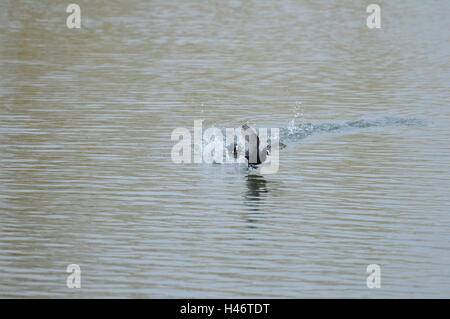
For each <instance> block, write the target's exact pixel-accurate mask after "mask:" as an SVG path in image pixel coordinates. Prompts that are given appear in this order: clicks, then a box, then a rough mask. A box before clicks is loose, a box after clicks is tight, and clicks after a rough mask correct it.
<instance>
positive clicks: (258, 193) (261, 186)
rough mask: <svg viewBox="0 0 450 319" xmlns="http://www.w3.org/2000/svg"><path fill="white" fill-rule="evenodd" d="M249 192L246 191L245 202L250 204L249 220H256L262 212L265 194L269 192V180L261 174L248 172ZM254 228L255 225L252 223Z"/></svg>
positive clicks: (252, 221) (250, 221)
mask: <svg viewBox="0 0 450 319" xmlns="http://www.w3.org/2000/svg"><path fill="white" fill-rule="evenodd" d="M246 179H247V180H246V185H247V192H246V193H245V204H246V205H247V206H248V210H249V213H248V215H247V221H248V222H249V223H254V222H256V221H257V220H256V218H257V215H258V214H259V213H260V207H261V206H262V205H264V199H265V197H266V195H265V194H267V193H268V192H269V189H268V187H267V181H266V180H265V179H264V177H263V176H261V175H254V174H248V175H247V176H246ZM249 227H250V228H254V227H255V226H254V225H250V226H249Z"/></svg>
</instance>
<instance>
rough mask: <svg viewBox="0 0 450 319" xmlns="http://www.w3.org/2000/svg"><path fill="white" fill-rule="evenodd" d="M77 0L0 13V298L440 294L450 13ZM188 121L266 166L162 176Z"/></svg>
mask: <svg viewBox="0 0 450 319" xmlns="http://www.w3.org/2000/svg"><path fill="white" fill-rule="evenodd" d="M77 3H78V4H79V5H80V7H81V10H82V27H81V29H73V30H70V29H68V28H67V27H66V18H67V16H68V14H67V13H66V12H65V9H66V4H63V3H61V4H59V3H56V2H55V1H12V0H3V1H1V2H0V74H1V76H0V296H2V297H69V298H70V297H83V298H84V297H138V298H148V297H149V298H154V297H170V298H173V297H275V298H279V297H285V298H302V297H364V298H377V297H389V298H391V297H447V298H448V297H450V279H449V278H450V273H449V271H450V252H449V249H450V244H449V243H450V235H449V230H450V229H449V226H450V217H449V214H450V204H449V195H450V193H449V188H450V159H449V158H450V157H449V155H450V147H449V146H450V145H449V139H450V129H449V127H450V108H449V107H450V104H449V103H450V93H449V92H450V73H449V64H450V45H449V43H450V41H449V40H450V32H449V30H450V20H449V19H448V13H449V12H450V10H449V9H450V2H449V1H447V0H436V1H427V2H423V1H418V0H413V1H389V2H388V1H378V2H377V3H378V4H379V5H380V6H381V23H382V28H381V29H372V30H371V29H368V28H367V26H366V17H367V16H368V13H366V5H367V4H366V3H363V2H361V1H356V0H355V1H345V2H342V1H317V0H315V1H293V0H292V1H288V0H283V1H256V0H255V1H253V0H252V1H239V0H236V1H225V2H223V1H222V2H217V3H213V2H210V1H200V0H199V1H159V0H156V1H143V0H142V1H138V0H135V1H127V2H125V1H123V2H122V1H108V2H107V1H84V0H83V1H82V0H79V1H78V2H77ZM194 120H203V128H208V127H217V128H220V129H224V128H227V127H237V126H239V125H241V124H242V123H246V122H249V123H251V124H252V125H254V126H257V127H269V128H270V127H277V128H280V134H281V137H282V140H283V141H284V142H285V143H286V145H287V147H286V149H285V150H283V151H282V152H281V157H280V169H279V171H278V173H277V174H270V175H269V174H267V175H264V174H261V173H260V172H259V171H257V170H254V171H248V170H247V168H246V167H245V166H243V165H233V164H222V165H220V164H206V163H205V164H175V163H173V162H172V160H171V150H172V147H173V145H174V143H175V142H173V141H171V134H172V131H173V130H174V129H175V128H177V127H186V128H188V129H190V130H191V132H193V125H194ZM72 263H75V264H78V265H79V266H80V267H81V285H82V287H81V288H80V289H69V288H67V286H66V278H67V275H68V274H67V273H66V267H67V265H69V264H72ZM369 264H378V265H380V267H381V288H379V289H369V288H367V286H366V278H367V275H368V274H366V267H367V265H369Z"/></svg>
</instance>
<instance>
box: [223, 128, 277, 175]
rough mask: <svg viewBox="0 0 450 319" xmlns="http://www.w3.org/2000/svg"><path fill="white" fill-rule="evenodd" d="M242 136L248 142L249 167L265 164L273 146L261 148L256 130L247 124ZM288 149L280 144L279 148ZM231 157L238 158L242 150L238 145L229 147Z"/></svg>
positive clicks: (242, 129)
mask: <svg viewBox="0 0 450 319" xmlns="http://www.w3.org/2000/svg"><path fill="white" fill-rule="evenodd" d="M241 131H242V135H244V137H245V142H246V146H247V147H246V148H245V149H246V150H245V158H246V160H247V163H248V167H252V168H256V167H257V166H258V165H260V164H262V163H264V162H265V161H266V160H267V155H269V154H270V151H271V145H266V146H265V147H263V148H261V142H260V139H259V137H258V135H257V134H256V132H255V130H254V129H253V128H251V127H250V126H248V125H247V124H244V125H242V128H241ZM284 147H286V145H284V144H282V143H279V148H280V149H282V148H284ZM227 149H228V151H229V153H230V155H232V156H233V157H234V158H237V157H238V153H239V152H240V150H241V148H240V147H239V145H238V144H237V143H233V144H230V145H229V146H228V147H227Z"/></svg>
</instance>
